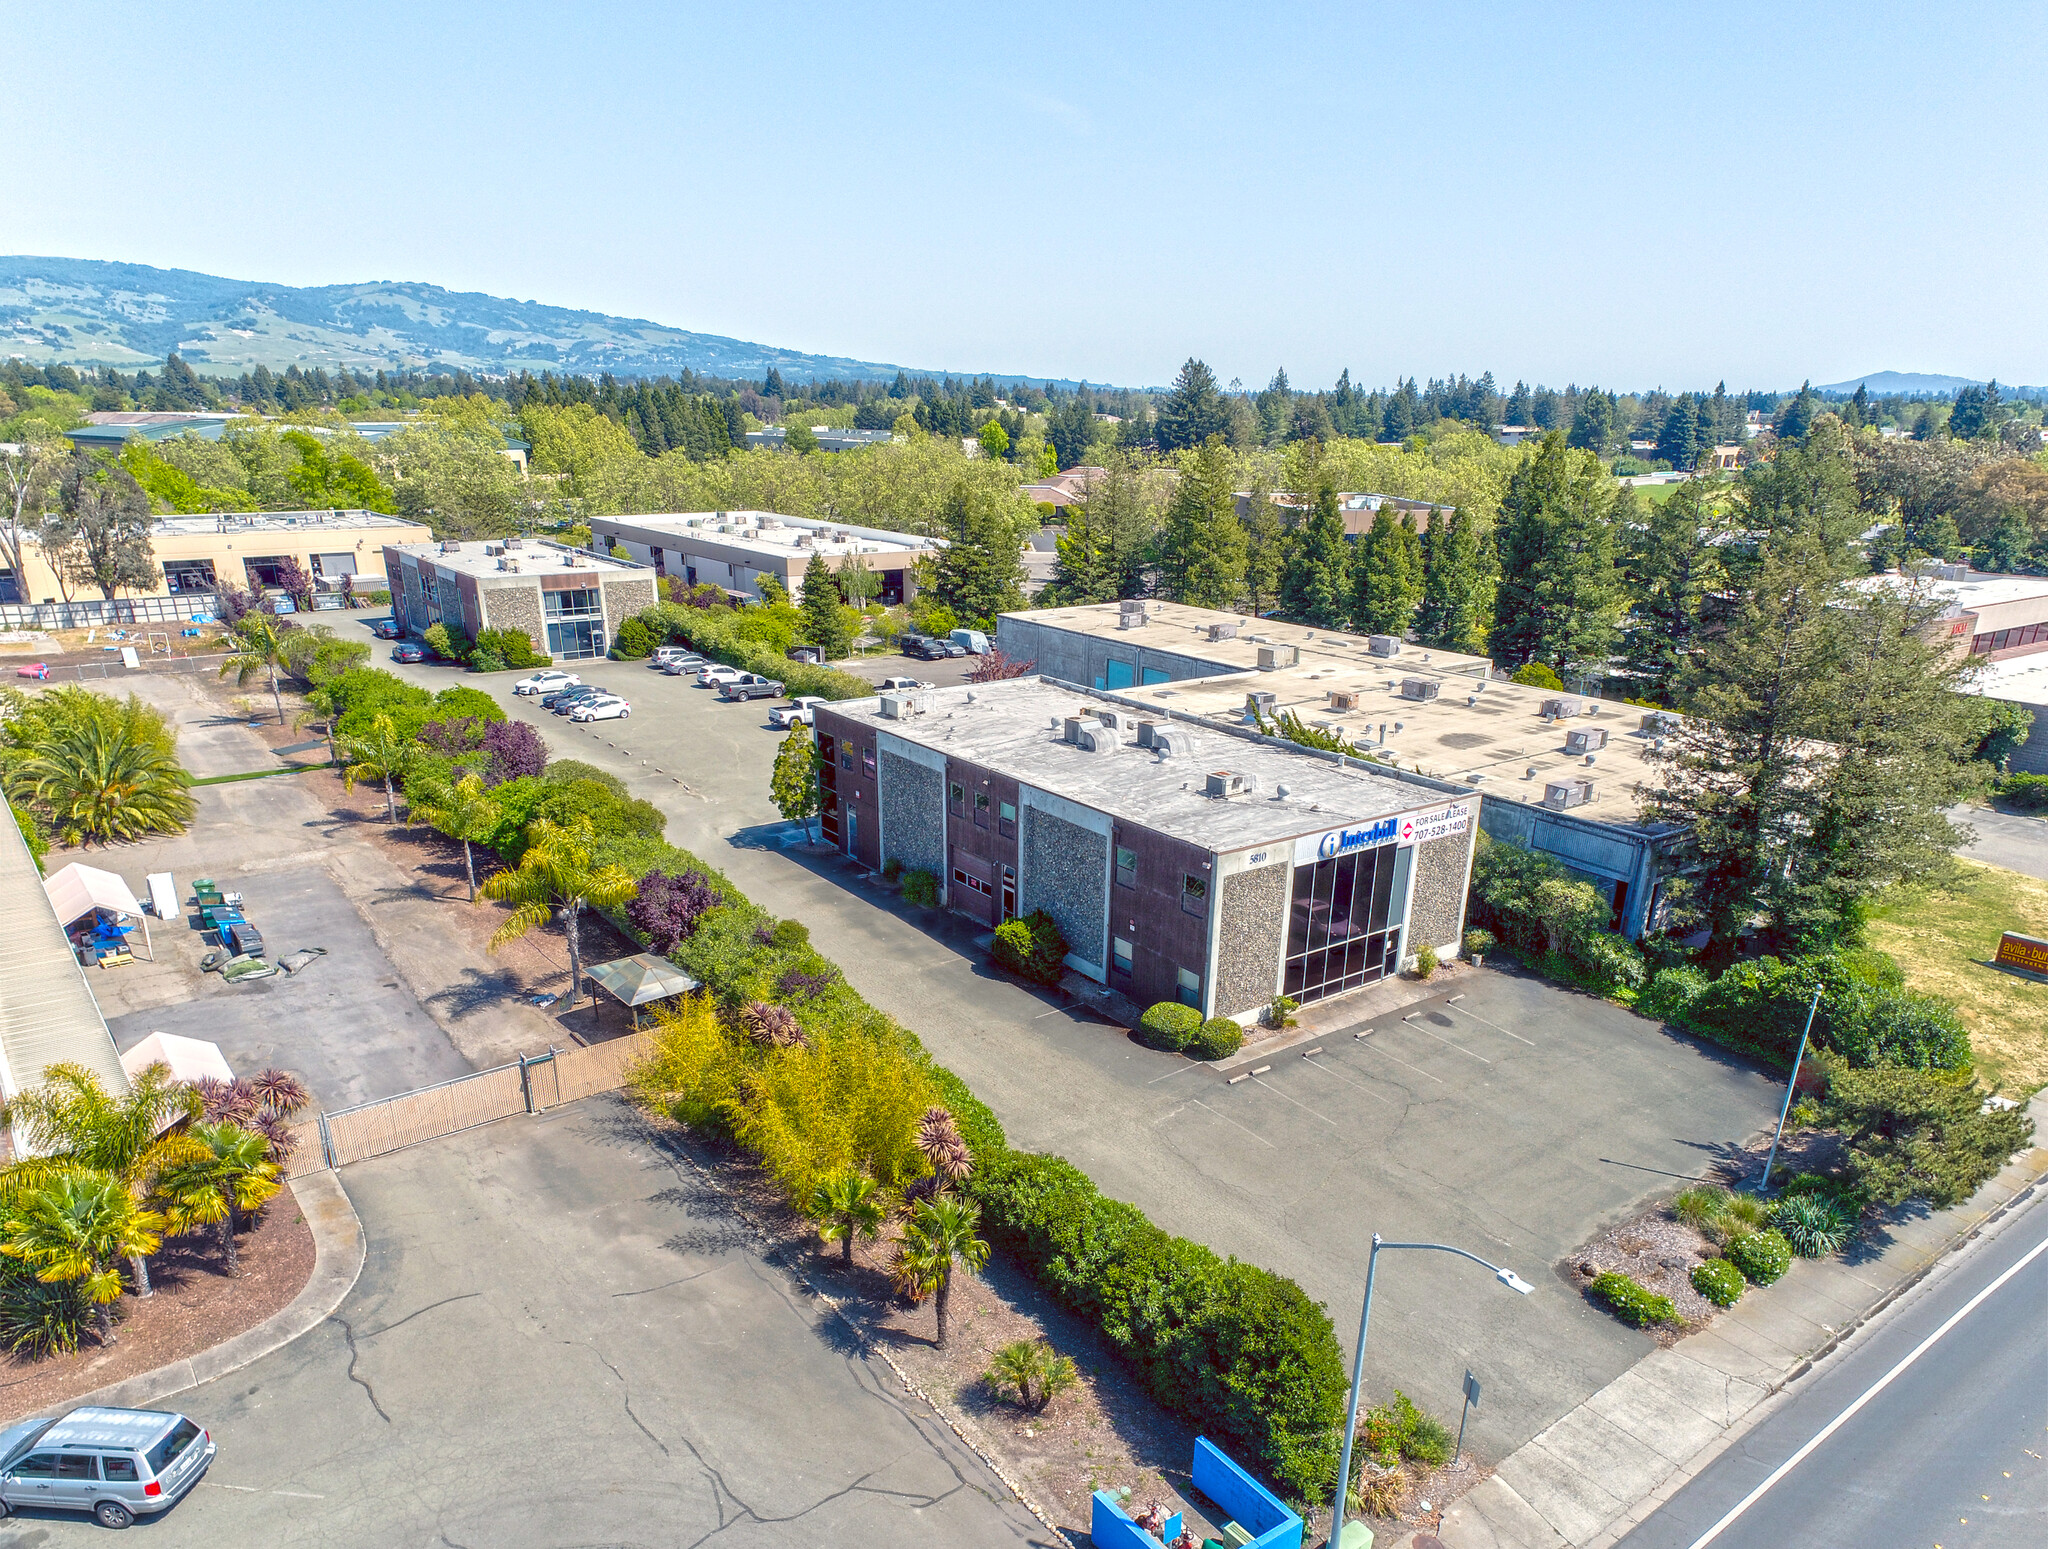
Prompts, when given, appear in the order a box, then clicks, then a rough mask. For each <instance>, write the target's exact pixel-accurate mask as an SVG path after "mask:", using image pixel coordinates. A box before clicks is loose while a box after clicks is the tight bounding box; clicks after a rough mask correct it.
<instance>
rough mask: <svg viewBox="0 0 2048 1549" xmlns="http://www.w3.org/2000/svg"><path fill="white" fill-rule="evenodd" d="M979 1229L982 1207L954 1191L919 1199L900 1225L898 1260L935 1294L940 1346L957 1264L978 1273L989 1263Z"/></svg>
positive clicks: (910, 1274) (942, 1342)
mask: <svg viewBox="0 0 2048 1549" xmlns="http://www.w3.org/2000/svg"><path fill="white" fill-rule="evenodd" d="M980 1230H981V1207H980V1206H978V1205H976V1204H975V1203H974V1202H973V1201H972V1200H967V1199H962V1198H960V1197H959V1196H958V1195H955V1194H940V1195H938V1196H936V1197H934V1198H931V1199H924V1200H920V1201H918V1204H917V1208H916V1209H915V1210H914V1211H913V1212H912V1213H911V1217H910V1220H909V1222H908V1223H907V1224H906V1225H905V1226H904V1228H903V1248H902V1252H901V1257H900V1260H899V1264H900V1267H901V1269H902V1271H903V1272H904V1273H905V1274H906V1275H907V1276H909V1277H911V1278H914V1280H915V1281H916V1283H917V1285H918V1286H919V1288H920V1289H922V1290H925V1291H928V1292H932V1293H936V1295H937V1302H938V1306H937V1311H938V1341H937V1343H938V1346H939V1348H940V1349H941V1350H943V1349H945V1347H946V1308H947V1303H948V1300H949V1299H950V1297H951V1295H952V1290H953V1273H954V1270H955V1268H956V1266H957V1267H958V1268H961V1269H965V1270H966V1271H967V1272H968V1273H969V1274H977V1273H979V1272H980V1270H981V1268H982V1266H983V1265H985V1264H987V1263H988V1244H987V1243H986V1242H984V1241H982V1239H981V1238H980V1236H979V1235H978V1233H979V1232H980Z"/></svg>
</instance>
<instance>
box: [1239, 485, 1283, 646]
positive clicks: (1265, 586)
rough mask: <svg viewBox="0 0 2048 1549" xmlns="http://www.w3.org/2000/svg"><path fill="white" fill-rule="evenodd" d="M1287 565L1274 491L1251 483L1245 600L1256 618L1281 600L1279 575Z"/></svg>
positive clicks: (1247, 504) (1247, 507)
mask: <svg viewBox="0 0 2048 1549" xmlns="http://www.w3.org/2000/svg"><path fill="white" fill-rule="evenodd" d="M1286 562H1287V528H1286V526H1285V525H1284V524H1283V523H1282V522H1281V520H1280V508H1279V507H1278V506H1276V505H1274V504H1273V492H1272V491H1271V490H1270V489H1268V488H1267V487H1266V483H1265V481H1264V480H1263V479H1254V480H1252V487H1251V493H1250V494H1249V496H1248V497H1247V498H1246V501H1245V510H1244V601H1245V607H1246V609H1247V610H1248V611H1249V612H1250V613H1251V615H1252V617H1254V618H1257V617H1259V616H1260V615H1262V614H1264V613H1265V612H1266V611H1267V610H1268V609H1269V608H1271V607H1272V606H1273V605H1274V604H1275V603H1277V602H1278V601H1279V600H1280V574H1281V570H1282V569H1283V567H1284V566H1285V565H1286Z"/></svg>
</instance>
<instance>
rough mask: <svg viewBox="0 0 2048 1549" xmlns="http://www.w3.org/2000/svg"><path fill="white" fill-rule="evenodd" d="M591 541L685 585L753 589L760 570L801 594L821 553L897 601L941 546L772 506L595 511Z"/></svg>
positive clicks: (793, 595)
mask: <svg viewBox="0 0 2048 1549" xmlns="http://www.w3.org/2000/svg"><path fill="white" fill-rule="evenodd" d="M590 547H591V551H592V552H593V553H598V554H607V553H610V552H611V550H612V549H613V548H615V547H616V548H622V549H624V550H625V551H626V552H627V553H628V554H629V555H631V556H632V557H633V558H634V559H636V560H638V561H640V562H641V563H642V564H646V565H650V566H652V567H653V569H654V572H655V574H656V575H659V576H674V577H677V578H678V579H680V580H682V581H683V582H684V583H685V584H686V585H689V586H699V585H711V586H722V587H724V588H725V589H726V590H727V591H732V592H747V593H750V594H753V595H757V596H758V595H759V593H760V590H761V579H762V577H764V576H766V577H769V578H771V579H773V580H774V581H776V582H777V583H779V584H780V585H781V586H782V588H783V590H784V591H786V592H788V593H789V596H790V600H791V601H792V602H794V601H796V600H798V599H800V598H801V597H802V596H803V590H804V585H803V581H804V570H805V568H806V567H807V566H808V565H809V564H810V562H811V556H812V555H813V554H821V555H823V556H824V558H825V563H826V564H827V565H828V566H830V567H831V568H832V569H833V570H835V571H838V570H844V569H847V568H848V567H850V566H853V565H862V566H865V567H866V568H867V569H869V570H871V571H873V572H874V573H875V575H876V577H877V578H878V579H879V580H880V581H881V583H882V589H881V592H880V594H879V598H880V600H881V601H882V602H885V603H889V604H892V605H893V604H895V603H899V602H907V601H908V600H909V599H910V598H912V597H914V596H916V595H917V564H918V561H919V560H922V559H928V558H930V557H932V556H934V555H936V554H937V553H938V551H939V550H940V549H942V548H944V547H945V545H944V543H943V542H941V541H940V540H939V539H936V538H920V537H917V536H915V535H914V534H911V533H907V532H886V531H883V530H882V529H880V528H875V527H850V526H848V525H847V524H846V523H844V522H827V521H819V520H816V519H814V518H811V517H804V516H780V515H777V514H776V513H775V512H773V511H691V512H674V513H666V514H660V515H652V516H594V517H592V518H591V519H590Z"/></svg>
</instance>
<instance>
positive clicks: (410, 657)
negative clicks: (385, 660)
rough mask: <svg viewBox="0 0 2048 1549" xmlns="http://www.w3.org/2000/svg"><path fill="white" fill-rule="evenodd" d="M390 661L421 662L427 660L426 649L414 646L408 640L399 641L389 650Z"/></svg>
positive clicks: (421, 646)
mask: <svg viewBox="0 0 2048 1549" xmlns="http://www.w3.org/2000/svg"><path fill="white" fill-rule="evenodd" d="M391 659H392V660H393V661H395V662H423V661H425V660H426V659H427V648H426V647H425V646H423V645H414V644H413V643H412V642H411V641H410V640H405V641H401V642H400V643H399V644H397V645H394V646H393V647H392V648H391Z"/></svg>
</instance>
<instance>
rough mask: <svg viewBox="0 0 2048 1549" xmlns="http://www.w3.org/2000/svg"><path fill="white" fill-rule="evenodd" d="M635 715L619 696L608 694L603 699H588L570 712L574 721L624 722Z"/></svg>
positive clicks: (570, 716)
mask: <svg viewBox="0 0 2048 1549" xmlns="http://www.w3.org/2000/svg"><path fill="white" fill-rule="evenodd" d="M632 713H633V707H632V706H631V705H629V704H627V703H626V701H625V700H623V699H621V698H619V696H618V695H617V694H607V695H605V696H604V697H603V698H602V699H587V700H585V701H584V702H583V703H582V704H580V705H578V706H577V707H576V708H575V709H573V710H571V711H570V712H569V719H570V720H572V721H623V720H624V719H625V718H626V717H627V716H629V715H631V714H632Z"/></svg>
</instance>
